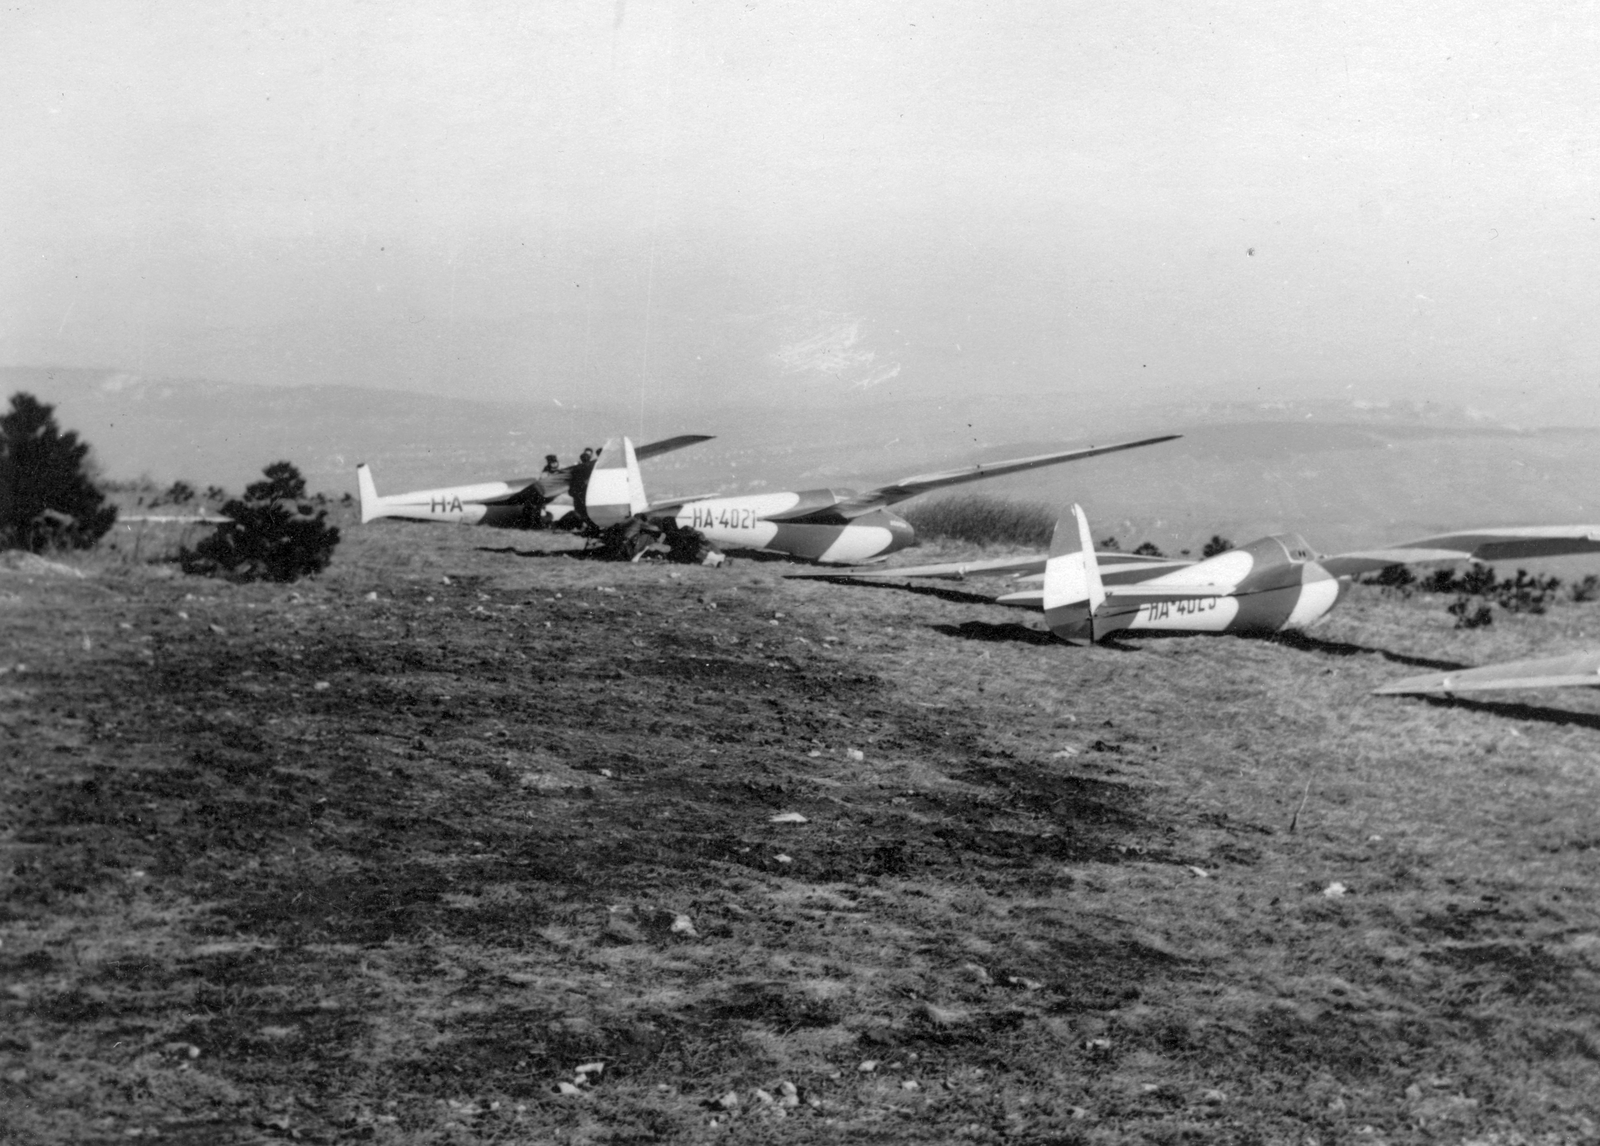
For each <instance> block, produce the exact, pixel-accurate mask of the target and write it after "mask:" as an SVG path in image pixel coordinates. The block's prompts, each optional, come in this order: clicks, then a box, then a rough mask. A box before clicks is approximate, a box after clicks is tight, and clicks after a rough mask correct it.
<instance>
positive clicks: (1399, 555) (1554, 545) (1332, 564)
mask: <svg viewBox="0 0 1600 1146" xmlns="http://www.w3.org/2000/svg"><path fill="white" fill-rule="evenodd" d="M1575 553H1600V525H1529V526H1521V527H1518V528H1513V529H1469V530H1464V531H1462V532H1460V533H1441V534H1438V535H1437V536H1434V537H1423V538H1419V539H1418V540H1416V541H1405V542H1401V543H1400V544H1399V545H1393V546H1388V547H1386V548H1383V549H1360V550H1356V551H1355V552H1353V553H1339V554H1336V555H1334V556H1332V557H1322V558H1318V560H1317V564H1319V565H1321V566H1322V567H1323V568H1324V569H1326V570H1327V571H1328V572H1329V573H1332V574H1333V575H1334V576H1335V577H1346V576H1349V575H1351V574H1354V573H1370V572H1372V571H1374V570H1376V569H1382V568H1384V567H1385V566H1387V565H1410V564H1414V563H1416V562H1420V561H1467V560H1472V561H1527V560H1530V559H1532V558H1535V557H1567V556H1571V555H1572V554H1575Z"/></svg>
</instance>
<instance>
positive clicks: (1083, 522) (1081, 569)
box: [1044, 505, 1106, 641]
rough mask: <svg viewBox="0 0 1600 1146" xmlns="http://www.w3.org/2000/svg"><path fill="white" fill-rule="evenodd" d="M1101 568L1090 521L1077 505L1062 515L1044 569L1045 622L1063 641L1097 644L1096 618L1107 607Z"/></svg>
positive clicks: (1051, 539)
mask: <svg viewBox="0 0 1600 1146" xmlns="http://www.w3.org/2000/svg"><path fill="white" fill-rule="evenodd" d="M1105 600H1106V591H1105V587H1104V585H1102V584H1101V582H1100V565H1099V563H1098V562H1097V561H1096V560H1095V556H1094V541H1093V540H1092V539H1091V538H1090V536H1089V520H1088V518H1086V517H1084V515H1083V509H1082V508H1081V507H1080V506H1076V505H1074V506H1073V507H1072V512H1071V513H1070V514H1062V515H1061V517H1060V519H1059V520H1057V522H1056V528H1055V532H1054V534H1053V535H1052V536H1051V538H1050V556H1049V558H1048V559H1047V560H1046V561H1045V567H1044V621H1045V625H1046V626H1047V627H1048V628H1049V629H1050V631H1051V632H1052V633H1054V634H1055V635H1056V636H1058V637H1060V638H1062V639H1063V640H1074V639H1081V638H1084V637H1087V638H1088V639H1089V640H1091V641H1092V640H1094V615H1095V613H1097V612H1099V610H1100V606H1101V605H1103V604H1105Z"/></svg>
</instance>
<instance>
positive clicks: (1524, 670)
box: [1372, 652, 1600, 696]
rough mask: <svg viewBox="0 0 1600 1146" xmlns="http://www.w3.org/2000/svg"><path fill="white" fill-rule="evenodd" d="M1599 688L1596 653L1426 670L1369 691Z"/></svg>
mask: <svg viewBox="0 0 1600 1146" xmlns="http://www.w3.org/2000/svg"><path fill="white" fill-rule="evenodd" d="M1582 686H1589V687H1591V688H1600V652H1589V653H1569V654H1567V655H1566V656H1559V657H1539V658H1536V659H1534V660H1526V661H1507V662H1506V663H1505V664H1502V665H1485V666H1484V667H1482V668H1475V669H1462V670H1460V671H1459V672H1436V673H1426V674H1424V675H1422V676H1410V677H1406V679H1405V680H1397V681H1395V682H1394V683H1393V684H1386V685H1384V686H1383V687H1382V688H1375V689H1373V690H1372V691H1373V692H1375V693H1378V694H1380V695H1389V696H1393V695H1397V694H1424V693H1456V692H1481V691H1485V690H1488V689H1498V688H1576V687H1582Z"/></svg>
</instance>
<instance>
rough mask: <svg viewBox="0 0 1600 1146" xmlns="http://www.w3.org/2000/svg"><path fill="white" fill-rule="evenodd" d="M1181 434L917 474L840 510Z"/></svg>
mask: <svg viewBox="0 0 1600 1146" xmlns="http://www.w3.org/2000/svg"><path fill="white" fill-rule="evenodd" d="M1182 436H1183V435H1181V434H1163V435H1162V436H1161V437H1158V438H1140V439H1139V440H1138V441H1136V442H1118V443H1116V444H1115V445H1110V446H1087V447H1085V448H1083V449H1077V450H1061V451H1060V452H1058V453H1053V454H1036V455H1034V456H1033V457H1027V458H1011V459H1010V460H1008V461H1003V462H980V463H978V464H977V465H973V466H962V467H961V468H960V469H953V470H942V471H940V472H938V473H931V474H917V475H915V476H913V477H908V478H902V479H901V480H899V481H897V482H895V483H893V484H892V485H886V486H880V487H879V488H877V489H873V490H868V491H867V492H866V493H863V494H859V495H858V496H856V497H854V498H851V499H850V500H848V501H845V502H841V503H840V505H839V507H838V510H839V513H841V514H842V515H843V516H845V517H857V516H859V515H861V514H863V513H870V512H871V511H873V510H874V509H882V508H883V507H884V506H886V505H893V504H894V503H895V502H898V501H905V500H906V499H907V498H911V497H916V496H917V495H918V494H920V493H927V492H928V491H929V490H935V489H943V488H944V487H945V486H951V485H961V484H962V483H964V482H969V481H982V480H983V479H984V478H992V477H1001V476H1003V475H1005V474H1014V473H1021V472H1022V471H1023V470H1032V469H1038V468H1039V467H1040V466H1054V465H1060V464H1062V463H1063V462H1075V461H1081V460H1082V459H1084V458H1092V457H1096V456H1098V455H1100V454H1114V453H1116V452H1117V451H1119V450H1132V449H1137V448H1138V447H1140V446H1153V445H1155V444H1156V443H1158V442H1170V441H1172V440H1173V439H1174V438H1180V437H1182Z"/></svg>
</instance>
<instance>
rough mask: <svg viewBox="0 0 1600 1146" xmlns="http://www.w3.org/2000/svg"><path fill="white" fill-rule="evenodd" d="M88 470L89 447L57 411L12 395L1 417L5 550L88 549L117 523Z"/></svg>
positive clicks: (0, 528)
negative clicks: (65, 425) (61, 421)
mask: <svg viewBox="0 0 1600 1146" xmlns="http://www.w3.org/2000/svg"><path fill="white" fill-rule="evenodd" d="M104 502H105V495H104V494H102V493H101V492H100V490H99V489H98V488H97V487H96V486H95V483H94V479H93V475H92V474H91V473H90V472H89V444H88V443H87V442H80V441H79V440H78V435H77V434H76V433H74V432H72V431H71V430H68V431H67V432H66V433H62V432H61V429H60V427H58V426H57V425H56V420H55V407H54V406H47V405H45V404H44V403H43V402H41V401H39V400H38V399H37V398H35V397H34V396H33V395H32V394H26V393H21V392H19V393H16V394H13V395H12V396H11V409H10V410H9V411H8V412H7V413H6V414H4V415H3V416H0V549H26V550H28V551H30V552H32V553H42V552H44V551H45V550H48V549H88V548H90V547H91V546H93V545H94V544H95V542H97V541H99V540H100V538H101V537H102V536H104V535H105V532H106V530H108V529H110V528H111V526H112V525H113V524H114V523H115V522H116V520H117V509H116V507H115V506H110V505H106V504H104Z"/></svg>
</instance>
